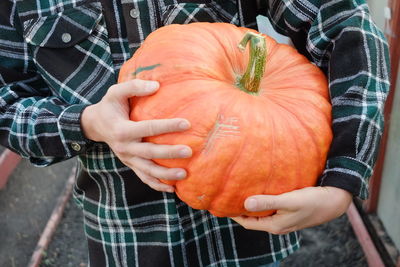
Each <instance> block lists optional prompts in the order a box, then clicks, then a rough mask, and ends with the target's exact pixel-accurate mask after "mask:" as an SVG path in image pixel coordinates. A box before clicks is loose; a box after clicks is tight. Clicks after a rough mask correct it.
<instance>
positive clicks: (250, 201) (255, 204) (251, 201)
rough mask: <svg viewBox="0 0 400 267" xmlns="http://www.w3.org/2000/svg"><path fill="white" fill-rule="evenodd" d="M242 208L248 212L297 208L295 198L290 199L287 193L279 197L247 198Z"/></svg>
mask: <svg viewBox="0 0 400 267" xmlns="http://www.w3.org/2000/svg"><path fill="white" fill-rule="evenodd" d="M244 207H245V209H247V210H248V211H253V212H256V211H264V210H281V209H284V210H294V209H297V208H298V203H297V201H296V200H295V198H292V197H290V195H289V193H285V194H281V195H255V196H251V197H248V198H247V199H246V200H245V202H244Z"/></svg>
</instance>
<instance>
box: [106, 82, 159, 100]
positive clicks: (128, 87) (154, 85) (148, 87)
mask: <svg viewBox="0 0 400 267" xmlns="http://www.w3.org/2000/svg"><path fill="white" fill-rule="evenodd" d="M112 87H113V88H110V90H113V91H112V93H113V95H114V96H115V97H117V98H119V99H127V98H131V97H134V96H147V95H151V94H153V93H154V92H155V91H157V90H158V88H159V87H160V84H159V83H158V82H157V81H145V80H139V79H134V80H130V81H126V82H123V83H119V84H116V85H113V86H112Z"/></svg>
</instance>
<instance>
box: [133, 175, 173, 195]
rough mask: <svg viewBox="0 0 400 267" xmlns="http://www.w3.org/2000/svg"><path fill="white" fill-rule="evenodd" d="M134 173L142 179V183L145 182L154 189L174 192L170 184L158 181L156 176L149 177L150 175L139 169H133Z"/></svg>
mask: <svg viewBox="0 0 400 267" xmlns="http://www.w3.org/2000/svg"><path fill="white" fill-rule="evenodd" d="M135 173H136V174H137V176H138V177H139V178H140V180H142V182H143V183H145V184H147V185H148V186H149V187H151V188H153V189H154V190H156V191H161V192H169V193H173V192H175V188H174V187H173V186H172V185H167V184H164V183H162V182H160V181H159V180H158V179H157V178H154V177H151V176H150V175H147V174H145V173H143V172H141V171H139V170H135Z"/></svg>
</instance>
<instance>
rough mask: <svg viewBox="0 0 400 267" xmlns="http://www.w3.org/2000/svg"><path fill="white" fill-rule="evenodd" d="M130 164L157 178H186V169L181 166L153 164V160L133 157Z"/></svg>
mask: <svg viewBox="0 0 400 267" xmlns="http://www.w3.org/2000/svg"><path fill="white" fill-rule="evenodd" d="M130 164H131V165H132V166H134V168H135V169H136V170H139V171H141V172H143V173H145V174H146V175H149V176H152V177H154V178H157V179H165V180H182V179H184V178H186V171H185V170H184V169H181V168H166V167H163V166H160V165H157V164H155V163H154V162H153V161H151V160H148V159H144V158H139V157H133V158H132V159H131V160H130Z"/></svg>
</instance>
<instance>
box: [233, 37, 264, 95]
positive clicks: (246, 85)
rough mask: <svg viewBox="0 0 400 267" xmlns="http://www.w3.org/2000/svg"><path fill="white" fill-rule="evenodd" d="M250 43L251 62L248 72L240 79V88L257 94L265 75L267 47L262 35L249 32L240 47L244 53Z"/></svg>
mask: <svg viewBox="0 0 400 267" xmlns="http://www.w3.org/2000/svg"><path fill="white" fill-rule="evenodd" d="M248 42H250V61H249V64H248V65H247V69H246V72H245V73H244V74H243V76H242V77H240V79H239V81H238V83H239V84H238V86H239V87H240V88H241V89H242V90H244V91H246V92H248V93H253V94H256V93H258V91H259V89H260V83H261V79H262V77H263V75H264V70H265V63H266V58H267V45H266V42H265V38H264V37H263V36H262V35H261V34H257V33H254V32H247V33H246V34H245V36H244V37H243V39H242V41H241V42H240V43H239V45H238V47H239V49H240V50H241V51H242V52H243V51H245V49H246V45H247V43H248Z"/></svg>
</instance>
